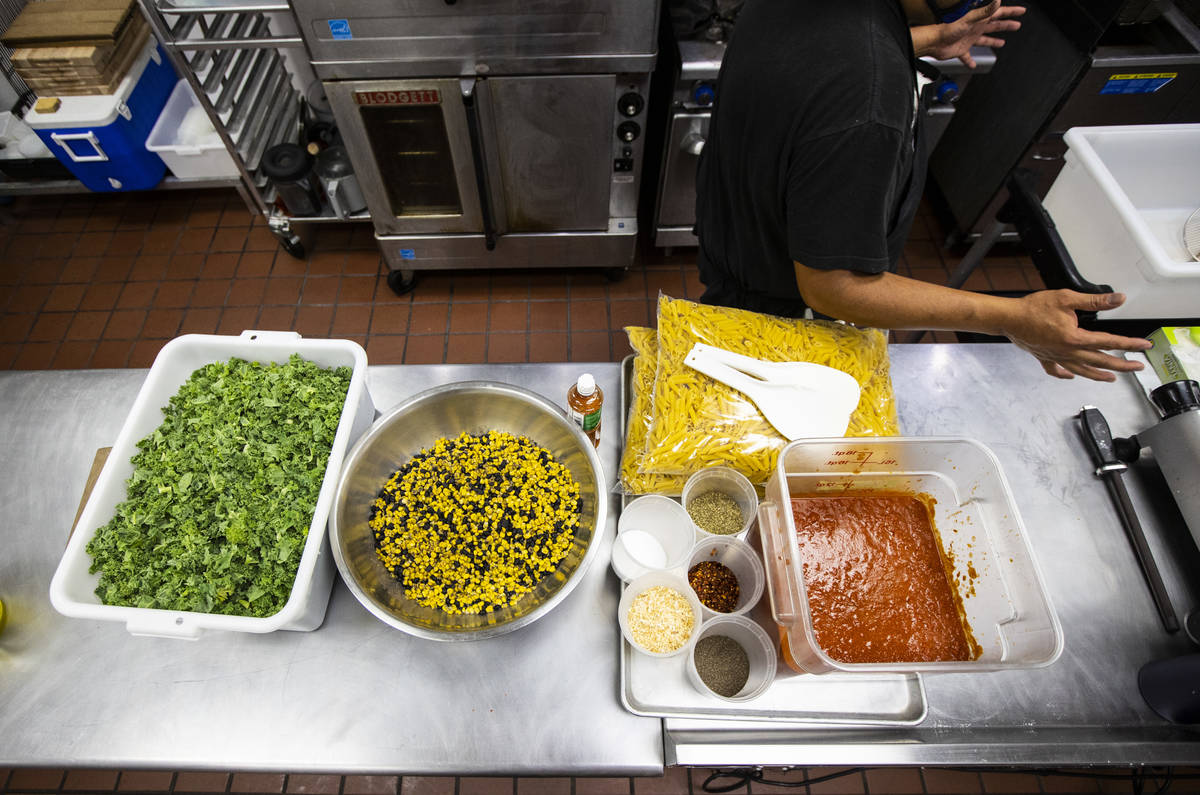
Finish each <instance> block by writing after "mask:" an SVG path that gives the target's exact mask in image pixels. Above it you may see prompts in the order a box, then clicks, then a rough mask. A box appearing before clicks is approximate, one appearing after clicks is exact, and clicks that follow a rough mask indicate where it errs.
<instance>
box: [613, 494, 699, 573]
mask: <svg viewBox="0 0 1200 795" xmlns="http://www.w3.org/2000/svg"><path fill="white" fill-rule="evenodd" d="M695 542H696V529H695V527H694V526H693V525H692V518H691V517H690V516H688V514H687V511H685V510H684V509H683V506H682V505H680V504H679V503H678V502H676V501H675V500H673V499H671V498H670V497H663V496H661V495H658V494H647V495H646V496H644V497H638V498H637V499H635V500H632V501H631V502H630V503H629V505H627V506H625V509H624V510H622V511H621V518H620V519H618V520H617V538H616V540H615V541H614V542H613V555H612V567H613V571H615V572H616V573H617V576H618V577H620V578H621V579H622V580H624V581H626V582H629V581H630V580H634V579H637V578H638V577H640V576H642V575H643V574H646V573H647V572H651V571H659V570H670V571H675V572H676V573H680V574H682V573H686V568H685V567H686V566H687V561H688V555H690V554H691V552H692V546H693V544H695Z"/></svg>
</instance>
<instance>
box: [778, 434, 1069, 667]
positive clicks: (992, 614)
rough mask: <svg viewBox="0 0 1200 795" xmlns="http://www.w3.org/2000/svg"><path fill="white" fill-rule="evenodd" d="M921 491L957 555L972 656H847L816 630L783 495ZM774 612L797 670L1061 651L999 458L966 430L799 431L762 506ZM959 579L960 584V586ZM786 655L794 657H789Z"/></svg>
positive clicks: (1033, 657) (1024, 657) (1003, 659)
mask: <svg viewBox="0 0 1200 795" xmlns="http://www.w3.org/2000/svg"><path fill="white" fill-rule="evenodd" d="M859 493H866V494H872V493H873V494H879V493H891V494H896V493H900V494H914V495H916V494H926V495H929V496H930V497H932V498H933V499H934V500H935V501H936V504H935V513H934V522H933V523H934V528H935V531H936V532H937V533H938V536H939V538H940V540H941V545H942V549H943V551H944V552H945V553H946V555H947V556H948V557H949V559H950V560H951V562H952V564H953V573H952V582H953V583H955V585H956V586H957V590H958V592H959V595H960V596H961V597H962V599H963V607H964V609H965V612H966V619H967V624H968V625H969V626H970V629H971V632H972V634H973V635H974V637H975V640H976V642H977V643H978V644H979V645H980V647H981V652H980V654H979V656H978V657H977V658H976V659H974V660H967V661H949V662H926V663H913V662H897V663H846V662H840V661H838V660H834V659H833V658H831V657H830V656H829V655H827V654H826V653H825V652H824V651H823V650H822V649H821V647H820V644H819V643H818V641H817V638H816V634H815V632H814V631H813V624H812V617H811V615H810V613H809V608H808V597H807V592H806V589H805V587H804V566H803V563H802V562H801V561H800V557H799V555H798V554H796V553H797V541H796V525H795V521H794V519H793V517H792V507H791V498H792V497H798V496H806V497H810V496H823V495H826V496H845V495H847V494H851V495H852V494H859ZM759 532H760V534H761V537H762V542H763V557H764V562H765V564H766V566H765V568H766V573H767V592H768V593H769V594H770V598H771V610H772V613H773V614H774V617H775V621H776V623H777V624H778V625H779V630H780V635H781V640H784V641H785V642H786V644H787V647H788V648H787V651H788V653H786V654H781V655H780V656H781V658H782V659H783V661H784V662H785V663H787V664H788V665H789V667H791V668H792V669H793V670H796V671H799V672H801V673H805V672H807V673H827V672H830V671H844V672H854V671H858V672H870V673H879V672H885V671H886V672H923V673H952V672H967V671H995V670H1004V669H1009V668H1037V667H1041V666H1045V665H1049V664H1051V663H1053V662H1054V661H1055V660H1056V659H1058V656H1059V655H1060V654H1061V653H1062V646H1063V634H1062V627H1061V625H1060V624H1059V621H1058V616H1057V615H1056V614H1055V612H1054V608H1053V607H1052V606H1051V604H1050V601H1049V598H1048V596H1047V595H1046V588H1045V585H1044V584H1043V583H1042V577H1041V574H1040V572H1039V571H1038V566H1037V563H1036V561H1035V560H1034V558H1033V552H1032V550H1031V549H1030V548H1029V543H1028V542H1027V541H1026V538H1025V529H1024V526H1023V525H1022V523H1021V517H1020V515H1019V514H1018V512H1017V507H1016V505H1015V503H1014V502H1013V498H1012V493H1011V491H1010V490H1009V487H1008V482H1007V480H1006V479H1005V477H1004V474H1003V472H1001V470H1000V462H999V461H998V460H997V459H996V457H995V455H994V454H993V453H992V452H991V451H990V450H988V449H987V448H986V447H984V446H983V445H981V444H979V443H978V442H975V441H972V440H970V439H961V438H942V437H929V438H917V437H911V438H907V437H889V438H877V439H802V440H799V441H795V442H792V443H791V444H789V445H788V446H787V447H785V448H784V449H783V451H782V452H781V453H780V455H779V463H778V466H777V469H776V471H775V473H774V474H773V475H772V476H771V480H770V481H769V482H768V483H767V499H766V500H765V501H764V502H763V504H762V505H761V506H760V510H759ZM963 585H965V586H966V587H961V586H963ZM789 658H790V659H789Z"/></svg>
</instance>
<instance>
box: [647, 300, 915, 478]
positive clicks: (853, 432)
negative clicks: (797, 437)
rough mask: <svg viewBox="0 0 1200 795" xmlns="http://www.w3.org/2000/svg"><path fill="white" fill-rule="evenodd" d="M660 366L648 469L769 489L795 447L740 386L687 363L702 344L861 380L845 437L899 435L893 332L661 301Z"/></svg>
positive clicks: (655, 472) (648, 471)
mask: <svg viewBox="0 0 1200 795" xmlns="http://www.w3.org/2000/svg"><path fill="white" fill-rule="evenodd" d="M657 342H658V368H657V373H656V376H655V380H654V392H653V407H652V414H653V419H652V421H651V424H650V429H649V432H648V433H647V436H646V446H645V449H644V451H643V454H642V456H641V472H642V473H653V474H656V475H675V476H683V477H686V476H687V475H689V474H690V473H692V472H695V471H696V470H698V469H702V468H704V467H706V466H710V465H714V464H723V465H725V466H729V467H733V468H734V469H736V470H738V471H740V472H741V473H742V474H744V475H745V476H746V477H748V478H749V479H750V481H751V482H752V483H756V484H761V483H764V482H766V480H767V479H768V478H769V477H770V476H771V472H772V470H773V469H774V466H775V461H776V459H777V458H778V455H779V451H780V450H781V449H783V447H784V445H786V444H787V442H788V440H787V439H785V438H784V437H783V436H781V435H780V434H779V433H778V432H777V431H776V430H775V429H774V428H773V427H772V426H771V424H770V423H768V422H767V421H766V420H765V419H764V418H763V416H762V414H761V413H759V411H758V409H757V408H756V407H755V406H754V403H753V402H752V401H751V400H750V399H749V398H747V397H746V396H745V395H743V394H742V393H741V392H738V391H737V390H735V389H732V388H730V387H727V386H725V385H724V384H721V383H719V382H717V381H714V380H713V379H711V378H709V377H707V376H705V375H701V374H700V373H698V372H696V371H695V370H693V369H692V368H690V367H688V366H687V365H686V364H684V358H685V357H686V356H687V354H688V352H689V351H690V350H691V349H692V345H693V344H695V343H697V342H703V343H707V344H709V345H715V346H717V347H720V348H725V349H726V350H730V351H734V352H736V353H741V354H745V355H747V356H753V357H755V358H758V359H763V360H766V361H774V362H785V361H800V362H814V363H816V364H823V365H826V366H829V367H833V368H836V369H838V370H841V371H843V372H845V373H848V374H849V375H851V376H853V377H854V379H855V380H856V381H858V384H859V387H860V389H861V397H860V400H859V404H858V407H857V408H856V409H855V411H854V413H853V414H852V415H851V417H850V424H849V427H848V428H847V429H846V435H847V436H893V435H897V434H899V432H900V427H899V421H898V419H897V416H896V401H895V396H894V394H893V391H892V380H891V375H890V372H889V362H888V353H887V334H885V333H884V332H882V331H880V330H878V329H859V328H855V327H854V326H848V325H845V324H842V323H835V322H831V321H823V320H792V319H789V318H781V317H776V316H774V315H764V314H761V313H758V312H749V311H747V310H743V309H729V308H726V307H716V306H707V305H704V304H698V303H695V302H693V301H686V300H682V299H676V298H669V297H667V296H663V295H660V296H659V299H658V335H657Z"/></svg>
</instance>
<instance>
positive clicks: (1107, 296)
mask: <svg viewBox="0 0 1200 795" xmlns="http://www.w3.org/2000/svg"><path fill="white" fill-rule="evenodd" d="M1056 292H1057V293H1058V294H1059V296H1060V298H1061V303H1062V305H1063V306H1065V307H1066V308H1068V309H1083V310H1089V311H1092V312H1103V311H1104V310H1105V309H1116V308H1117V307H1118V306H1120V305H1121V304H1123V303H1125V294H1124V293H1080V292H1076V291H1075V290H1058V291H1056Z"/></svg>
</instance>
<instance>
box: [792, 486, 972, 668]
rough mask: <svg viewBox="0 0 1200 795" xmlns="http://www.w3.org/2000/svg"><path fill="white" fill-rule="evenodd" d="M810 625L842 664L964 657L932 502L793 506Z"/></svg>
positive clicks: (826, 501)
mask: <svg viewBox="0 0 1200 795" xmlns="http://www.w3.org/2000/svg"><path fill="white" fill-rule="evenodd" d="M792 515H793V517H794V518H795V520H796V533H797V536H798V537H799V539H798V540H799V542H800V543H799V548H800V560H801V562H802V563H803V565H804V581H805V585H806V588H807V592H808V606H809V611H810V613H811V614H812V620H813V629H814V631H815V633H816V637H817V641H818V643H819V644H820V646H821V649H822V650H823V651H824V652H825V653H826V654H827V655H829V656H830V657H832V658H833V659H835V660H837V661H839V662H847V663H890V662H935V661H944V660H970V659H973V657H974V656H975V654H976V649H977V646H976V645H975V643H974V641H973V639H971V638H970V636H969V634H968V632H967V630H966V629H965V627H964V622H963V620H962V618H961V615H962V611H961V604H962V600H961V599H960V598H959V596H958V594H956V593H955V592H954V590H953V588H952V587H951V585H950V581H949V579H948V578H947V572H946V566H945V564H944V563H943V558H942V553H941V551H940V549H939V543H938V539H937V537H936V536H935V534H934V529H933V520H932V511H931V506H928V505H927V504H926V503H925V502H923V501H922V500H920V499H918V498H917V497H915V496H908V495H904V496H843V497H798V498H794V499H793V500H792Z"/></svg>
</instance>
